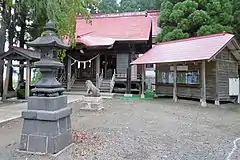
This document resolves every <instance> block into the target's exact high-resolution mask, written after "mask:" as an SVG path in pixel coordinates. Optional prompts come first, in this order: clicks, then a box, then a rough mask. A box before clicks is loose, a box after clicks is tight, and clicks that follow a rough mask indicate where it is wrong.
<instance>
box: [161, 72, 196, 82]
mask: <svg viewBox="0 0 240 160" xmlns="http://www.w3.org/2000/svg"><path fill="white" fill-rule="evenodd" d="M173 78H174V76H173V72H161V71H157V77H156V80H157V83H162V84H173ZM177 84H200V82H199V72H198V71H178V72H177Z"/></svg>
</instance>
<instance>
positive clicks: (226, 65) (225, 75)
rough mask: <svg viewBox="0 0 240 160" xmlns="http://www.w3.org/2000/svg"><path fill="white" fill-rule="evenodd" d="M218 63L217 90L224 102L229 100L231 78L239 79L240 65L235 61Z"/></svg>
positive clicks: (220, 60) (220, 61)
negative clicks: (239, 70) (239, 67)
mask: <svg viewBox="0 0 240 160" xmlns="http://www.w3.org/2000/svg"><path fill="white" fill-rule="evenodd" d="M229 54H230V53H229ZM229 57H231V56H229ZM216 63H218V68H217V74H218V75H217V77H218V79H217V87H218V88H217V90H218V96H219V99H220V100H222V101H224V100H229V99H230V96H229V78H238V63H237V62H236V61H234V60H228V61H226V60H222V59H218V60H217V62H216Z"/></svg>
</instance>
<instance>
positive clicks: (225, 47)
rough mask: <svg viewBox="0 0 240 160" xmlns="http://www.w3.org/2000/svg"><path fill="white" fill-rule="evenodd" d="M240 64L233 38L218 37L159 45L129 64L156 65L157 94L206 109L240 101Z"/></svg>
mask: <svg viewBox="0 0 240 160" xmlns="http://www.w3.org/2000/svg"><path fill="white" fill-rule="evenodd" d="M239 60H240V46H239V43H238V42H237V40H236V39H235V38H234V35H232V34H228V33H220V34H213V35H208V36H200V37H194V38H187V39H182V40H175V41H169V42H163V43H159V44H157V45H156V46H155V47H153V48H152V49H151V50H149V51H148V52H146V53H145V54H144V55H143V56H142V57H140V58H138V59H137V60H135V61H134V62H132V64H141V65H145V64H151V63H153V64H156V84H155V85H156V93H158V94H163V95H168V96H173V99H174V101H177V97H186V98H194V99H200V101H201V104H202V106H206V105H207V103H206V100H214V101H215V104H216V105H219V104H220V101H233V100H236V99H237V98H238V97H239V73H238V71H239V70H238V68H239ZM238 99H239V98H238Z"/></svg>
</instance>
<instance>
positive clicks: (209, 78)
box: [206, 61, 217, 100]
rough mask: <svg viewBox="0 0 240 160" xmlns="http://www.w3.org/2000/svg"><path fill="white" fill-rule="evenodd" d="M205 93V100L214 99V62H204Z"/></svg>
mask: <svg viewBox="0 0 240 160" xmlns="http://www.w3.org/2000/svg"><path fill="white" fill-rule="evenodd" d="M206 92H207V100H215V99H216V94H217V93H216V62H214V61H211V62H206Z"/></svg>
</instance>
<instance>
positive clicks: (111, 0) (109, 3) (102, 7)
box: [98, 0, 119, 13]
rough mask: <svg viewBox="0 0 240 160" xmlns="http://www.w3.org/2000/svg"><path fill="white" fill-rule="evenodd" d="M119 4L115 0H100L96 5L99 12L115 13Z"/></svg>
mask: <svg viewBox="0 0 240 160" xmlns="http://www.w3.org/2000/svg"><path fill="white" fill-rule="evenodd" d="M118 10H119V5H118V3H117V1H116V0H101V1H100V3H99V7H98V12H99V13H115V12H118Z"/></svg>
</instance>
